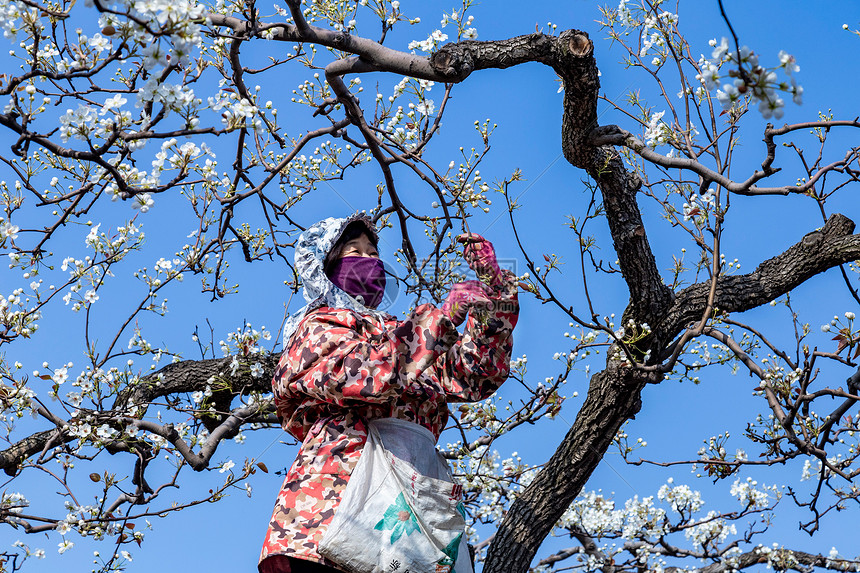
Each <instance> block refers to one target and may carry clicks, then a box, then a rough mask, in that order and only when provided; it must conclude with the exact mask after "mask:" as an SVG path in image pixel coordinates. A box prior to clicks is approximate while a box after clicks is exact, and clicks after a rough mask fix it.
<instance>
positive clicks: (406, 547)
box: [319, 418, 473, 573]
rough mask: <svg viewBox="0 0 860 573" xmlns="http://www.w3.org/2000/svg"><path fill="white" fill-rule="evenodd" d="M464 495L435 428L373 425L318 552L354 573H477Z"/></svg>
mask: <svg viewBox="0 0 860 573" xmlns="http://www.w3.org/2000/svg"><path fill="white" fill-rule="evenodd" d="M461 496H462V488H461V487H460V486H459V485H457V484H455V483H454V482H453V479H452V477H451V472H450V470H449V469H448V463H447V462H446V461H445V459H444V458H443V457H442V456H441V454H439V452H437V451H436V440H435V438H434V437H433V434H432V433H431V432H430V431H429V430H428V429H426V428H424V427H423V426H419V425H418V424H413V423H412V422H407V421H405V420H398V419H395V418H384V419H380V420H373V421H371V422H370V423H369V426H368V436H367V443H366V444H365V446H364V450H363V451H362V454H361V458H360V459H359V461H358V464H357V465H356V467H355V470H353V472H352V476H351V477H350V479H349V484H347V487H346V490H345V491H344V493H343V496H342V497H341V501H340V505H339V506H338V508H337V511H336V512H335V515H334V518H333V519H332V522H331V524H330V525H329V527H328V530H327V531H326V533H325V535H324V536H323V538H322V540H321V541H320V544H319V552H320V554H322V555H324V556H325V557H327V558H328V559H330V560H332V561H334V562H335V563H337V564H338V566H340V567H341V568H343V569H346V570H347V571H350V572H354V573H473V571H472V560H471V558H470V556H469V548H468V546H467V545H466V539H465V527H466V521H465V517H464V515H465V514H464V508H463V505H462V503H461V502H460V498H461Z"/></svg>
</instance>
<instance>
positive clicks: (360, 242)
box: [340, 233, 379, 259]
mask: <svg viewBox="0 0 860 573" xmlns="http://www.w3.org/2000/svg"><path fill="white" fill-rule="evenodd" d="M344 257H372V258H374V259H378V258H379V252H378V251H377V250H376V247H374V246H373V243H371V242H370V239H369V238H368V236H367V235H366V234H364V233H362V234H361V235H359V236H358V237H356V238H355V239H353V240H351V241H349V242H347V243H346V244H345V245H344V246H343V249H342V250H341V252H340V258H341V259H342V258H344Z"/></svg>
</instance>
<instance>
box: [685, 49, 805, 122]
mask: <svg viewBox="0 0 860 573" xmlns="http://www.w3.org/2000/svg"><path fill="white" fill-rule="evenodd" d="M711 46H712V47H713V48H714V49H713V52H712V53H711V59H710V60H705V59H704V56H703V57H702V59H701V60H700V68H701V70H702V71H701V74H700V76H699V79H700V81H701V82H702V83H703V85H704V86H705V87H706V88H707V89H708V90H710V89H712V88H713V87H715V86H716V85H717V82H718V81H719V79H720V76H719V70H720V69H721V68H722V66H723V65H724V64H732V65H735V66H737V69H732V70H730V71H729V73H728V75H729V76H730V77H733V78H734V81H733V82H732V83H727V84H723V89H722V90H717V94H716V95H717V99H718V100H719V101H720V104H722V106H723V109H731V108H732V107H734V106H735V105H736V104H737V103H738V102H740V101H741V100H742V99H743V98H744V96H745V94H750V96H751V97H752V98H753V100H755V101H758V110H759V112H760V113H761V114H762V117H764V118H765V119H770V118H771V117H773V118H774V119H780V118H782V116H783V114H784V113H785V110H784V108H785V102H784V101H783V99H782V98H781V97H779V95H777V91H782V92H788V93H790V94H791V95H792V99H793V101H794V103H796V104H798V105H800V104H801V103H803V87H801V86H799V85H798V84H797V80H795V78H794V75H793V74H794V73H796V72H799V71H800V66H798V65H797V62H796V60H795V58H794V56H792V55H791V54H789V53H787V52H785V51H784V50H781V51H780V52H779V61H780V64H779V66H777V67H776V68H764V67H762V66H761V65H759V61H758V55H757V54H756V53H755V52H753V51H752V50H751V49H750V48H749V47H747V46H743V47H742V48H741V49H740V54H739V55H738V54H736V53H735V52H732V51H730V50H729V41H728V38H723V39H722V40H721V41H720V43H719V44H717V41H716V40H711ZM780 68H782V70H783V71H784V72H785V74H786V75H787V76H788V79H789V83H786V82H784V81H783V82H779V81H777V75H776V70H777V69H780Z"/></svg>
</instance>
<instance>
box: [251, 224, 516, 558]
mask: <svg viewBox="0 0 860 573" xmlns="http://www.w3.org/2000/svg"><path fill="white" fill-rule="evenodd" d="M458 240H459V241H460V242H462V243H464V256H465V258H466V260H467V261H468V262H469V265H470V266H471V268H472V269H473V270H475V272H476V273H477V274H478V277H479V278H480V279H481V280H479V281H465V282H462V283H457V284H454V285H453V286H452V287H451V290H450V293H449V295H448V297H447V299H446V301H445V303H444V304H443V305H442V308H436V307H434V306H432V305H430V304H423V305H421V306H419V307H417V308H416V309H415V310H414V311H412V313H411V315H410V316H409V317H408V318H406V319H405V320H397V319H396V318H395V317H393V316H391V315H389V314H387V313H385V312H381V311H378V310H376V308H377V307H378V306H379V305H380V303H381V301H382V297H383V294H384V288H385V272H384V268H383V265H382V261H381V260H380V259H379V253H378V251H377V244H378V236H377V232H376V229H375V227H374V225H373V223H372V222H371V220H370V219H369V218H368V217H367V216H366V215H364V214H356V215H353V216H351V217H348V218H346V219H337V218H328V219H325V220H323V221H321V222H319V223H317V224H316V225H313V226H311V227H309V228H308V229H307V230H306V231H305V232H304V233H302V235H301V236H300V238H299V240H298V242H297V244H296V251H295V260H296V270H297V272H298V274H299V275H300V276H301V278H302V282H303V286H304V296H305V299H306V300H307V301H308V305H307V306H305V307H304V308H303V309H301V310H300V311H299V312H297V313H296V314H294V315H292V316H291V317H290V318H289V319H288V320H287V322H286V325H285V328H284V352H283V354H282V355H281V358H280V362H279V364H278V367H277V369H276V371H275V375H274V378H273V380H272V387H273V391H274V401H275V406H276V408H277V414H278V417H279V419H280V420H281V423H282V425H283V427H284V429H285V430H287V431H288V432H289V433H290V434H292V435H293V436H295V437H296V439H298V440H300V441H301V442H302V445H301V448H300V450H299V453H298V456H297V457H296V460H295V462H294V463H293V465H292V467H291V468H290V469H289V471H288V473H287V475H286V478H285V479H284V484H283V486H282V488H281V491H280V493H279V494H278V498H277V501H276V503H275V509H274V512H273V514H272V519H271V522H270V524H269V529H268V531H267V532H266V537H265V541H264V544H263V549H262V552H261V555H260V562H259V571H260V573H285V572H292V573H306V572H336V571H338V569H337V565H336V564H335V563H332V562H331V561H329V560H327V559H325V558H324V557H323V556H321V555H320V554H319V552H318V551H317V549H318V544H319V541H320V539H321V538H322V536H323V535H324V533H325V531H326V528H327V526H328V524H329V523H330V522H331V520H332V518H333V517H334V514H335V512H336V511H337V507H338V503H339V501H340V498H341V494H342V493H343V491H344V489H345V488H346V486H347V483H348V482H349V477H350V474H351V472H352V470H353V468H354V467H355V465H356V463H357V462H358V459H359V457H360V456H361V451H362V448H363V446H364V444H365V441H366V440H367V431H368V430H367V423H368V421H369V420H374V419H378V418H399V419H401V420H407V421H409V422H414V423H416V424H420V425H421V426H423V427H425V428H427V429H428V430H430V431H431V432H432V433H433V435H434V436H435V437H436V439H437V440H438V438H439V434H440V433H441V432H442V430H443V429H444V427H445V423H446V421H447V419H448V407H447V403H448V402H473V401H477V400H482V399H485V398H487V397H489V396H490V395H491V394H493V392H495V391H496V389H497V388H498V387H499V386H500V385H501V384H502V382H504V381H505V379H506V378H507V376H508V372H509V367H510V366H509V365H510V359H511V349H512V346H513V340H512V331H513V329H514V326H515V325H516V322H517V316H518V312H519V305H518V302H517V283H516V280H515V276H514V274H513V273H511V272H510V271H506V270H501V269H500V268H499V265H498V263H497V262H496V257H495V254H494V251H493V247H492V245H491V244H490V242H489V241H486V240H485V239H484V238H483V237H481V236H480V235H475V234H465V235H460V236H459V237H458ZM463 322H465V328H464V331H463V333H462V334H461V333H460V332H459V331H458V330H457V326H459V325H461V324H462V323H463Z"/></svg>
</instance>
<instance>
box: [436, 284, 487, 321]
mask: <svg viewBox="0 0 860 573" xmlns="http://www.w3.org/2000/svg"><path fill="white" fill-rule="evenodd" d="M492 304H493V303H492V301H491V300H490V298H489V295H488V292H487V287H486V286H485V285H484V283H482V282H481V281H464V282H461V283H456V284H454V285H452V286H451V292H449V293H448V298H446V299H445V303H444V304H443V305H442V312H444V313H445V316H447V317H448V318H450V319H451V322H453V323H454V325H455V326H459V325H461V324H463V321H464V320H466V315H467V314H468V313H469V310H470V309H472V308H474V307H476V306H482V305H483V306H485V307H489V306H490V305H492Z"/></svg>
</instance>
